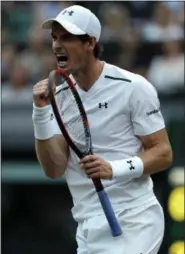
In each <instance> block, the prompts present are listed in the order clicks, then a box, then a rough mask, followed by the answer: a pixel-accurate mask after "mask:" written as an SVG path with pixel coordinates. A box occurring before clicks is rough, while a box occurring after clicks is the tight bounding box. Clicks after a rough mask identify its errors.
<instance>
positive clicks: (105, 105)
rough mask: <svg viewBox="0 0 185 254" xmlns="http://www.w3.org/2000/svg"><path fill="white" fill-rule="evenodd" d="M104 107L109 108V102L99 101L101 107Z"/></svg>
mask: <svg viewBox="0 0 185 254" xmlns="http://www.w3.org/2000/svg"><path fill="white" fill-rule="evenodd" d="M102 107H105V108H108V102H105V103H101V102H100V103H99V108H102Z"/></svg>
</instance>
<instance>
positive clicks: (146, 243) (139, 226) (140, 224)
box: [76, 202, 164, 254]
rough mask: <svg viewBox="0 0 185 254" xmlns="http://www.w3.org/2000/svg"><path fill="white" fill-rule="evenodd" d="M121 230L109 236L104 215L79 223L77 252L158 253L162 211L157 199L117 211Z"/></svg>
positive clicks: (162, 232)
mask: <svg viewBox="0 0 185 254" xmlns="http://www.w3.org/2000/svg"><path fill="white" fill-rule="evenodd" d="M116 215H117V218H118V220H119V223H120V226H121V228H122V230H123V234H122V235H121V236H118V237H112V235H111V233H110V230H109V226H108V223H107V221H106V218H105V216H104V215H103V214H102V215H98V216H94V217H92V218H90V219H87V220H85V221H84V222H82V223H79V225H78V228H77V234H76V239H77V243H78V249H77V254H95V253H96V254H140V253H143V254H157V253H158V251H159V248H160V245H161V242H162V240H163V236H164V215H163V211H162V208H161V206H160V205H159V203H158V202H153V203H152V204H148V205H144V206H141V207H140V208H138V207H137V208H133V209H127V210H124V211H119V212H118V213H117V214H116Z"/></svg>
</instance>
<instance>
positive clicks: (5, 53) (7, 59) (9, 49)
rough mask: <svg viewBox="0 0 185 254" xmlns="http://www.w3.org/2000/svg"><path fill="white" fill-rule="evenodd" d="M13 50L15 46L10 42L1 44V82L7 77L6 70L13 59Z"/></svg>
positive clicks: (14, 50)
mask: <svg viewBox="0 0 185 254" xmlns="http://www.w3.org/2000/svg"><path fill="white" fill-rule="evenodd" d="M15 52H16V49H15V46H14V45H12V44H10V43H9V44H6V45H4V46H2V55H1V82H5V81H7V79H8V71H9V70H10V64H11V62H12V61H13V58H14V55H15Z"/></svg>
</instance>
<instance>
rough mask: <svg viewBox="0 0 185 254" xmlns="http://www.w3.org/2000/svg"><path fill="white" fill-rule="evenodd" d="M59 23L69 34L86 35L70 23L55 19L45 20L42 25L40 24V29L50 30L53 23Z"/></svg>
mask: <svg viewBox="0 0 185 254" xmlns="http://www.w3.org/2000/svg"><path fill="white" fill-rule="evenodd" d="M54 21H55V22H57V23H59V24H60V25H61V26H62V27H63V28H64V29H65V30H67V31H68V32H69V33H71V34H75V35H83V34H86V32H84V31H83V30H81V29H80V28H78V27H77V26H76V25H75V24H73V23H70V22H68V21H66V20H60V21H59V20H57V19H47V20H46V21H45V22H44V23H42V28H43V29H51V28H52V24H53V22H54Z"/></svg>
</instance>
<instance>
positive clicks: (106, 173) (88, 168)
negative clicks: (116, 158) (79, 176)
mask: <svg viewBox="0 0 185 254" xmlns="http://www.w3.org/2000/svg"><path fill="white" fill-rule="evenodd" d="M80 167H81V169H82V170H83V171H84V172H85V173H86V175H87V176H88V177H89V178H100V179H109V180H111V179H112V167H111V165H110V164H109V163H108V162H107V161H105V160H103V159H102V158H100V157H98V156H96V155H87V156H85V157H84V158H83V159H81V161H80Z"/></svg>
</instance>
